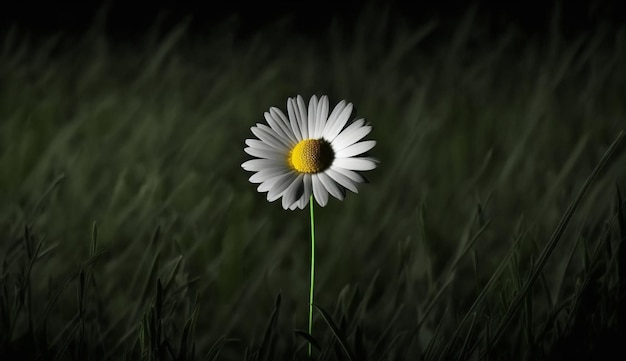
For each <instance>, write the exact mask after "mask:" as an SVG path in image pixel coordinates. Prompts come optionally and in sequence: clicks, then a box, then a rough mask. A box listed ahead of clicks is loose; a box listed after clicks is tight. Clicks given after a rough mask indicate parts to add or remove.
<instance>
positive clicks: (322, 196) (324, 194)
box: [311, 173, 328, 207]
mask: <svg viewBox="0 0 626 361" xmlns="http://www.w3.org/2000/svg"><path fill="white" fill-rule="evenodd" d="M318 174H319V173H316V174H313V175H312V179H311V183H312V185H313V197H315V200H316V201H317V204H319V205H320V206H322V207H324V206H326V203H328V191H327V190H326V188H325V187H324V185H323V184H322V181H321V180H320V179H319V177H318Z"/></svg>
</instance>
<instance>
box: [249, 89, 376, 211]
mask: <svg viewBox="0 0 626 361" xmlns="http://www.w3.org/2000/svg"><path fill="white" fill-rule="evenodd" d="M328 111H329V107H328V97H327V96H326V95H323V96H322V97H320V98H319V100H318V98H317V96H315V95H314V96H312V97H311V100H310V101H309V104H308V109H307V105H306V104H305V102H304V100H303V99H302V97H301V96H300V95H298V96H297V97H296V98H295V99H294V98H289V99H287V114H288V115H289V117H287V116H285V114H284V113H283V112H282V111H281V110H280V109H278V108H276V107H271V108H270V110H269V112H265V114H264V115H265V120H266V121H267V124H268V125H269V126H268V125H265V124H260V123H257V125H256V126H254V127H252V128H251V130H252V133H253V134H254V135H255V136H256V137H257V138H258V139H246V145H247V147H246V148H245V149H244V151H245V152H246V153H248V154H249V155H251V156H253V157H256V158H257V159H252V160H248V161H246V162H244V163H243V164H242V165H241V167H242V168H243V169H245V170H247V171H250V172H255V173H254V174H253V175H252V176H251V177H250V182H252V183H260V184H259V186H258V188H257V190H258V191H259V192H267V200H268V201H270V202H273V201H275V200H277V199H279V198H281V197H282V205H283V208H284V209H291V210H294V209H296V208H300V209H303V208H304V207H306V206H307V204H308V203H309V199H310V196H311V194H313V197H314V198H315V200H316V201H317V203H318V204H319V205H320V206H322V207H324V206H325V205H326V204H327V203H328V194H330V195H332V196H333V197H335V198H337V199H339V200H343V198H344V196H345V193H346V189H349V190H350V191H352V192H354V193H358V189H357V184H358V183H363V182H365V178H364V177H363V176H362V175H361V174H359V173H358V172H360V171H367V170H372V169H374V168H376V163H377V161H376V160H375V159H373V158H370V157H364V156H360V157H358V155H362V154H363V153H365V152H367V151H369V150H370V149H372V148H373V147H374V146H375V145H376V141H374V140H365V141H360V140H361V139H363V138H364V137H365V136H366V135H367V134H369V133H370V132H371V130H372V127H371V126H369V125H366V123H365V119H357V120H355V121H352V122H349V120H350V116H351V114H352V103H346V101H345V100H342V101H341V102H339V103H338V104H337V105H336V106H335V108H334V109H333V111H332V112H331V113H330V115H328Z"/></svg>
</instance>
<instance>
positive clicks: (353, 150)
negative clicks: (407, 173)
mask: <svg viewBox="0 0 626 361" xmlns="http://www.w3.org/2000/svg"><path fill="white" fill-rule="evenodd" d="M375 145H376V141H375V140H366V141H363V142H359V143H355V144H352V145H350V146H348V147H346V148H344V149H342V150H340V151H335V157H337V158H347V157H354V156H355V155H359V154H363V153H365V152H367V151H368V150H370V149H372V148H374V146H375ZM283 157H284V158H286V157H285V156H283Z"/></svg>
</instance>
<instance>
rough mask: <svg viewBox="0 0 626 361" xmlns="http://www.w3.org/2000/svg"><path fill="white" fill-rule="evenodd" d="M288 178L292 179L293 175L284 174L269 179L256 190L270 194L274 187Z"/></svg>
mask: <svg viewBox="0 0 626 361" xmlns="http://www.w3.org/2000/svg"><path fill="white" fill-rule="evenodd" d="M288 178H292V175H291V174H289V173H286V174H282V175H279V176H276V177H272V178H268V179H266V180H265V181H263V183H261V184H259V186H258V187H257V188H256V190H257V191H259V192H261V193H263V192H269V191H270V189H272V188H274V186H275V185H276V184H278V183H280V182H282V181H284V180H285V179H288Z"/></svg>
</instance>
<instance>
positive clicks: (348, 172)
mask: <svg viewBox="0 0 626 361" xmlns="http://www.w3.org/2000/svg"><path fill="white" fill-rule="evenodd" d="M330 169H332V170H334V171H335V172H337V173H340V174H342V175H344V176H346V177H348V178H349V179H350V180H352V181H353V182H355V183H363V182H365V178H363V176H362V175H360V174H359V173H357V172H355V171H352V170H349V169H345V168H340V167H337V166H336V165H334V164H333V165H332V166H331V167H330Z"/></svg>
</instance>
